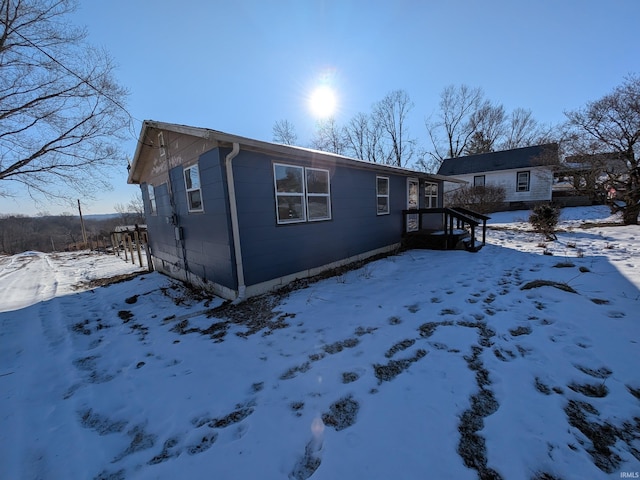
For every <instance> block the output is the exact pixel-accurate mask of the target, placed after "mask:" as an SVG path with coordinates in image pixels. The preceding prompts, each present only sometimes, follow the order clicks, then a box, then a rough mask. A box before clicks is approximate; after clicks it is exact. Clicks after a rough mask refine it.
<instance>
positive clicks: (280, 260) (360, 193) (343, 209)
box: [205, 150, 407, 285]
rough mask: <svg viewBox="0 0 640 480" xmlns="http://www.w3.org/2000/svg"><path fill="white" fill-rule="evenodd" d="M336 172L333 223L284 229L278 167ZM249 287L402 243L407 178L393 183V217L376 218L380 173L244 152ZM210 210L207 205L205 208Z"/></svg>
mask: <svg viewBox="0 0 640 480" xmlns="http://www.w3.org/2000/svg"><path fill="white" fill-rule="evenodd" d="M274 162H277V163H289V164H292V165H299V166H305V167H309V166H313V167H317V168H326V169H328V170H330V177H331V210H332V219H331V220H328V221H321V222H306V223H297V224H289V225H278V224H277V221H276V208H275V192H274V185H273V166H272V165H273V163H274ZM233 169H234V175H235V183H236V194H237V205H238V215H239V224H240V238H241V244H242V257H243V264H244V270H245V281H246V284H247V285H254V284H257V283H260V282H264V281H268V280H271V279H273V278H278V277H281V276H284V275H288V274H291V273H295V272H299V271H303V270H307V269H310V268H314V267H318V266H321V265H325V264H327V263H331V262H334V261H338V260H342V259H344V258H348V257H350V256H353V255H357V254H360V253H364V252H367V251H370V250H374V249H377V248H381V247H385V246H388V245H392V244H394V243H397V242H399V241H400V235H401V231H402V213H401V212H402V210H403V209H404V208H406V202H407V199H406V178H407V177H406V176H402V175H388V176H389V178H390V192H391V197H390V211H391V213H390V215H380V216H379V215H377V214H376V172H375V171H371V170H365V169H356V168H346V167H343V166H335V165H331V166H325V165H323V164H321V163H314V162H313V161H311V162H310V161H308V160H307V161H303V160H296V161H291V160H283V159H279V158H275V157H269V156H267V155H263V154H259V153H255V152H248V151H245V150H241V151H240V153H239V154H238V156H237V157H236V158H235V159H234V161H233ZM205 208H207V207H206V204H205Z"/></svg>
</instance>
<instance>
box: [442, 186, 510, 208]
mask: <svg viewBox="0 0 640 480" xmlns="http://www.w3.org/2000/svg"><path fill="white" fill-rule="evenodd" d="M505 197H506V191H505V189H504V187H501V186H499V185H485V186H484V187H480V186H478V187H476V186H473V185H471V186H466V187H460V188H458V189H456V190H454V191H452V192H449V193H448V194H447V204H448V205H449V206H451V207H465V208H470V209H472V210H475V211H476V212H479V213H490V212H495V211H498V210H501V209H503V208H504V206H505V202H504V199H505Z"/></svg>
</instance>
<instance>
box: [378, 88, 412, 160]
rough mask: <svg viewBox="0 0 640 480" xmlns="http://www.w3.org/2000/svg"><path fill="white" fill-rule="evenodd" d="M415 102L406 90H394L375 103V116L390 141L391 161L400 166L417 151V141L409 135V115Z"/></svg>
mask: <svg viewBox="0 0 640 480" xmlns="http://www.w3.org/2000/svg"><path fill="white" fill-rule="evenodd" d="M413 107H414V103H413V102H412V101H411V99H410V98H409V94H408V93H407V92H406V91H404V90H394V91H392V92H390V93H388V94H387V95H386V96H385V97H384V98H383V99H382V100H380V101H379V102H378V103H376V104H375V105H374V109H373V117H374V118H375V121H377V122H379V124H380V125H381V126H382V129H383V131H384V134H385V137H386V141H387V142H388V143H389V148H390V153H391V154H390V158H389V162H388V163H390V164H392V165H397V166H398V167H402V166H405V165H407V164H408V163H409V161H410V160H411V158H412V157H413V155H414V153H415V147H416V141H415V139H412V138H410V137H409V130H408V128H407V115H408V114H409V112H410V111H411V110H412V109H413Z"/></svg>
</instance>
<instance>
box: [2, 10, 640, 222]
mask: <svg viewBox="0 0 640 480" xmlns="http://www.w3.org/2000/svg"><path fill="white" fill-rule="evenodd" d="M74 18H75V21H76V22H77V23H78V24H80V25H85V26H86V27H87V29H88V31H89V41H90V42H91V43H93V44H95V45H98V46H102V47H104V48H106V49H107V50H108V51H109V52H110V53H111V55H112V57H113V59H114V60H115V62H116V63H117V64H118V71H117V76H118V80H119V81H120V83H121V84H123V85H124V86H126V87H127V88H128V89H129V90H130V92H131V95H130V97H129V102H128V109H129V111H130V113H131V115H132V116H133V117H134V118H135V119H136V120H135V135H133V136H132V137H131V139H130V141H129V142H128V143H127V144H126V145H124V147H125V150H126V151H127V152H128V153H129V156H130V157H133V154H134V152H135V147H136V138H137V134H138V133H139V130H140V125H141V121H142V120H145V119H152V120H159V121H164V122H170V123H181V124H187V125H193V126H199V127H207V128H212V129H216V130H222V131H225V132H228V133H233V134H238V135H243V136H247V137H251V138H256V139H260V140H267V141H271V139H272V127H273V124H274V122H275V121H277V120H280V119H287V120H289V121H290V122H292V123H293V124H294V125H295V127H296V131H297V134H298V143H300V144H302V145H307V144H308V143H309V141H310V139H311V135H312V132H313V127H314V124H315V121H316V119H315V118H314V116H313V115H312V114H311V113H310V111H309V108H308V104H307V98H308V96H309V94H310V92H311V91H312V90H313V88H314V87H316V86H317V85H319V84H320V83H322V82H328V83H330V85H331V86H332V87H333V88H334V90H335V91H336V92H337V95H338V111H337V114H336V120H337V121H338V123H344V122H346V121H348V120H349V119H350V118H351V117H352V116H353V115H354V114H356V113H357V112H359V111H365V112H368V111H369V110H370V107H371V105H372V104H373V103H374V102H376V101H378V100H380V99H381V98H382V97H384V95H385V94H387V93H388V92H390V91H391V90H395V89H404V90H406V91H407V92H408V94H409V96H410V97H411V99H412V100H413V102H414V103H415V107H414V109H413V111H412V112H411V118H410V124H409V127H410V135H411V136H413V137H416V138H417V139H418V141H419V142H420V143H421V145H423V146H429V145H428V141H427V135H426V129H425V127H424V120H425V118H426V117H428V116H429V115H431V114H433V113H434V112H436V110H437V108H438V100H439V95H440V92H441V91H442V89H443V88H444V87H446V86H447V85H451V84H456V85H459V84H466V85H469V86H471V87H481V88H483V89H484V91H485V94H486V97H487V98H489V99H491V100H493V101H495V102H499V103H502V104H503V105H504V106H505V108H506V109H507V111H511V110H513V109H514V108H517V107H524V108H528V109H531V110H532V111H533V114H534V116H535V118H536V119H537V120H539V121H541V122H543V123H553V124H555V123H559V122H561V121H563V120H564V115H563V112H564V111H565V110H571V109H575V108H578V107H581V106H583V105H585V103H586V102H588V101H590V100H595V99H597V98H599V97H601V96H602V95H604V94H606V93H608V92H609V91H611V90H612V89H613V88H614V87H615V86H616V85H619V84H620V83H622V81H623V78H624V76H625V75H627V74H629V73H632V72H636V73H638V72H640V42H639V41H638V26H639V25H640V0H607V1H605V0H535V1H534V0H447V1H442V0H422V1H418V0H415V1H408V0H394V1H388V0H386V1H384V0H383V1H378V0H335V1H328V0H327V1H320V0H289V1H286V0H283V1H278V0H275V1H266V0H233V1H231V0H229V1H222V0H216V1H211V0H183V1H176V0H109V1H106V0H81V2H80V9H79V11H78V12H77V13H76V14H75V15H74ZM134 137H136V138H134ZM112 181H113V185H114V190H113V191H112V192H105V193H104V194H103V195H101V197H100V198H99V199H97V200H95V201H92V202H86V206H85V210H86V213H108V212H113V211H114V205H115V204H116V203H127V202H128V201H129V200H130V199H131V197H132V196H133V195H134V193H135V192H136V188H137V187H134V186H130V185H127V184H126V169H125V166H124V165H123V168H122V171H121V172H114V175H113V178H112ZM71 198H75V197H74V196H73V194H72V195H71ZM45 209H46V210H47V211H49V212H51V213H59V212H61V211H72V209H71V208H69V207H62V206H58V205H51V206H50V208H49V207H47V208H45ZM38 210H43V208H37V207H35V206H33V205H32V204H31V202H30V200H28V199H27V198H26V197H25V198H17V199H14V200H7V199H0V212H4V213H12V212H13V213H26V214H35V213H36V212H37V211H38Z"/></svg>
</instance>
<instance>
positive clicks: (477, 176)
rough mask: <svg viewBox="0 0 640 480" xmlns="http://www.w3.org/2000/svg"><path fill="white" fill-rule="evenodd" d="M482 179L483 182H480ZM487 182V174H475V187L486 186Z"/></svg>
mask: <svg viewBox="0 0 640 480" xmlns="http://www.w3.org/2000/svg"><path fill="white" fill-rule="evenodd" d="M480 179H482V184H481V185H480V184H478V180H480ZM486 183H487V176H486V175H474V176H473V186H474V187H484V186H485V185H486Z"/></svg>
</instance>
